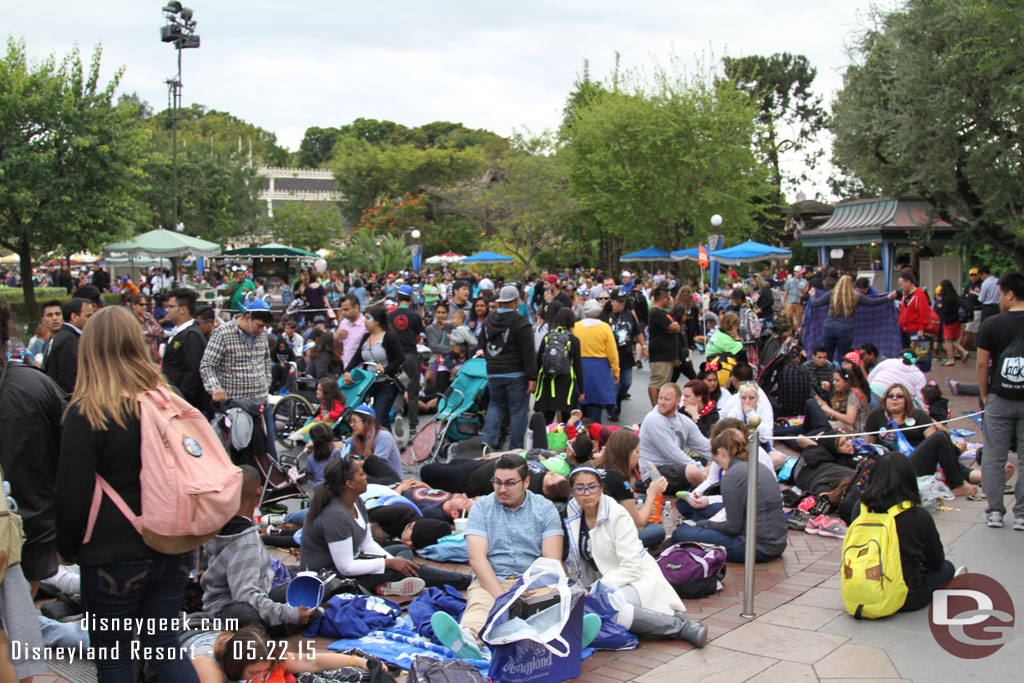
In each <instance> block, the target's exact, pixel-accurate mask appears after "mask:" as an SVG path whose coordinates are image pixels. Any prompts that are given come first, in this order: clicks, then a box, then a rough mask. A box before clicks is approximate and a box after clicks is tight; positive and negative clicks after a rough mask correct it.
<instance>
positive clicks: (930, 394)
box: [921, 381, 952, 431]
mask: <svg viewBox="0 0 1024 683" xmlns="http://www.w3.org/2000/svg"><path fill="white" fill-rule="evenodd" d="M921 398H922V399H923V401H924V403H923V407H924V411H925V412H926V413H928V417H930V418H932V419H933V420H935V422H936V425H935V426H936V427H938V428H939V429H944V430H947V431H948V429H949V427H947V426H946V425H944V424H938V423H939V422H945V421H946V420H948V419H949V418H950V417H952V416H951V415H950V411H949V401H948V400H947V399H946V398H944V397H943V395H942V389H940V388H939V385H938V384H936V383H935V382H934V381H930V382H928V384H926V385H925V387H924V389H922V390H921Z"/></svg>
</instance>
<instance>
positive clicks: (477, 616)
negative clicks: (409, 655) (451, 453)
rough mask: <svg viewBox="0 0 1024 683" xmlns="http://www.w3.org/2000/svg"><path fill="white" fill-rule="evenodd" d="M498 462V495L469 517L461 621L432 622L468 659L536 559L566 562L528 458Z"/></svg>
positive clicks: (553, 515)
mask: <svg viewBox="0 0 1024 683" xmlns="http://www.w3.org/2000/svg"><path fill="white" fill-rule="evenodd" d="M494 462H495V469H494V474H493V477H492V479H491V486H492V489H493V491H492V493H490V494H489V495H486V496H484V497H483V498H481V499H480V500H479V501H477V503H476V505H474V506H473V509H472V510H471V511H470V513H469V521H468V523H467V528H466V547H467V549H468V551H469V564H470V566H471V567H472V568H473V573H474V574H475V578H474V579H473V582H472V584H470V586H469V588H468V590H467V591H466V599H467V603H466V608H465V610H464V611H463V613H462V619H461V621H460V622H459V623H456V622H455V620H454V619H453V618H452V617H451V616H450V615H448V614H447V613H445V612H440V611H439V612H435V613H434V615H433V617H431V619H430V624H431V626H432V627H433V629H434V633H435V634H436V636H437V638H438V639H439V640H440V641H441V642H442V643H443V644H444V645H445V646H446V647H448V648H450V649H451V650H453V651H454V652H455V654H456V655H458V656H459V657H462V658H464V659H479V658H480V648H479V646H478V644H477V638H478V636H479V634H480V631H481V630H482V629H483V627H484V625H485V623H486V622H487V615H488V614H489V613H490V611H491V608H492V607H493V606H494V601H495V600H497V599H498V597H500V596H501V595H502V594H503V593H505V592H506V591H508V590H509V589H510V588H511V587H512V586H513V585H514V584H515V582H516V581H517V580H518V577H520V576H522V575H523V574H524V573H525V572H526V570H527V569H529V567H530V565H531V564H533V562H534V560H536V559H538V558H540V557H546V558H548V559H551V560H555V561H556V562H561V560H562V539H563V532H562V526H561V523H560V521H559V517H558V512H557V511H556V510H555V506H554V505H552V504H551V501H549V500H547V499H545V498H544V497H542V496H538V495H537V494H535V493H533V492H532V491H530V490H529V489H528V488H527V482H528V480H529V467H528V466H527V463H526V460H525V459H523V458H522V457H521V456H517V455H505V456H502V457H501V458H498V459H497V460H496V461H494ZM424 469H426V468H424ZM303 540H305V539H303Z"/></svg>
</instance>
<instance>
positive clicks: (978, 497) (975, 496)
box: [967, 491, 988, 500]
mask: <svg viewBox="0 0 1024 683" xmlns="http://www.w3.org/2000/svg"><path fill="white" fill-rule="evenodd" d="M967 500H988V497H987V496H986V495H985V494H984V493H981V492H980V491H979V492H978V493H972V494H971V495H969V496H967Z"/></svg>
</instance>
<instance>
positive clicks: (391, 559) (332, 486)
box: [301, 455, 472, 597]
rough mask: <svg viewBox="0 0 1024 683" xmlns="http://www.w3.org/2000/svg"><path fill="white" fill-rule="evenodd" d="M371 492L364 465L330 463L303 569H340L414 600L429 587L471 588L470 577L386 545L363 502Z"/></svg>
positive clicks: (317, 494) (309, 526) (311, 520)
mask: <svg viewBox="0 0 1024 683" xmlns="http://www.w3.org/2000/svg"><path fill="white" fill-rule="evenodd" d="M365 491H366V473H365V472H363V464H362V462H360V461H359V460H357V459H355V458H352V457H350V456H348V455H345V456H343V457H341V458H335V459H333V460H331V461H330V462H329V463H328V464H327V467H325V468H324V483H322V484H320V485H319V486H318V487H317V488H316V491H314V492H313V500H312V501H311V502H310V505H309V514H308V515H307V516H306V521H305V524H303V527H302V559H301V567H302V569H303V570H307V569H308V570H313V571H320V570H321V569H329V568H330V569H334V570H336V571H337V572H338V573H339V575H341V576H344V577H348V578H352V579H355V580H356V581H357V582H358V583H359V584H360V585H361V586H363V587H364V588H366V589H367V590H369V591H372V592H376V593H377V594H378V595H395V596H401V597H409V596H413V595H416V594H418V593H420V592H421V591H423V589H424V588H425V587H426V586H428V585H429V586H443V585H445V584H449V585H451V586H454V587H455V588H459V589H465V588H467V587H469V583H470V580H471V579H472V577H471V576H470V575H468V574H460V573H459V572H451V571H445V570H442V569H436V568H434V567H428V566H425V565H418V564H416V563H415V562H413V561H412V560H411V559H410V558H411V557H412V551H411V550H409V548H407V547H406V546H405V545H403V544H401V543H398V544H395V545H390V546H388V547H387V548H382V547H380V545H378V543H377V542H376V541H375V540H373V534H371V533H370V522H369V519H368V517H367V514H366V507H365V505H364V504H363V501H362V500H361V499H360V498H359V495H360V494H361V493H363V492H365Z"/></svg>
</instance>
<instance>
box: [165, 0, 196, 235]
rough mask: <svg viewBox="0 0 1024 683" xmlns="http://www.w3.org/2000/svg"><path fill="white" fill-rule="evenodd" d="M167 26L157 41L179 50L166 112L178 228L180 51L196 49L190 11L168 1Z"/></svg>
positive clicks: (173, 216)
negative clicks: (169, 119) (176, 69)
mask: <svg viewBox="0 0 1024 683" xmlns="http://www.w3.org/2000/svg"><path fill="white" fill-rule="evenodd" d="M162 11H163V13H164V19H166V21H167V23H166V24H164V25H163V26H161V27H160V41H161V42H164V43H173V44H174V49H175V50H177V51H178V74H177V76H175V77H174V78H169V79H167V81H166V83H167V95H168V98H167V99H168V109H169V110H170V117H171V194H172V201H171V226H172V229H173V230H177V229H178V113H179V112H180V111H181V51H182V50H186V49H188V48H197V47H199V36H197V35H196V21H195V19H193V18H192V10H191V9H190V8H188V7H182V5H181V3H180V2H177V0H171V2H168V3H167V4H166V5H164V7H163V9H162Z"/></svg>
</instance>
